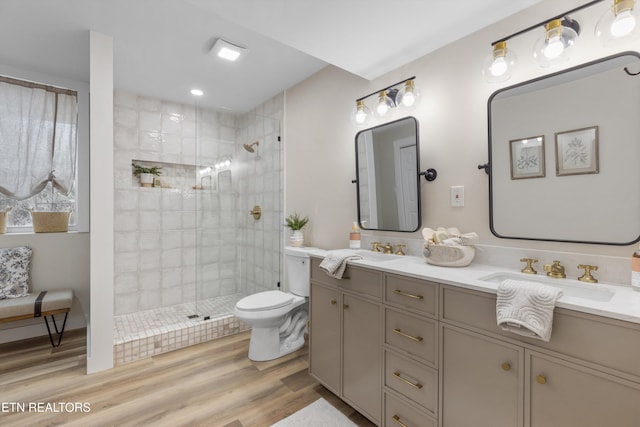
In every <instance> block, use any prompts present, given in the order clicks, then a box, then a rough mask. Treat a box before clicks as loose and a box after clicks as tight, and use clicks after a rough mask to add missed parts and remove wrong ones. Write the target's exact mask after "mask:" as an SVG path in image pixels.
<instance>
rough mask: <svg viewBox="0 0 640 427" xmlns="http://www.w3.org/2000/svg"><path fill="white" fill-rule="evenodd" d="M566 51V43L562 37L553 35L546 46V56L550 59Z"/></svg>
mask: <svg viewBox="0 0 640 427" xmlns="http://www.w3.org/2000/svg"><path fill="white" fill-rule="evenodd" d="M562 52H564V45H563V44H562V40H561V39H560V37H559V36H558V37H551V38H550V39H549V41H548V42H547V45H546V46H545V48H544V56H545V57H547V58H548V59H556V58H557V57H559V56H560V55H562Z"/></svg>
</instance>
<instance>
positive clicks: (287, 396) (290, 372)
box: [0, 330, 373, 427]
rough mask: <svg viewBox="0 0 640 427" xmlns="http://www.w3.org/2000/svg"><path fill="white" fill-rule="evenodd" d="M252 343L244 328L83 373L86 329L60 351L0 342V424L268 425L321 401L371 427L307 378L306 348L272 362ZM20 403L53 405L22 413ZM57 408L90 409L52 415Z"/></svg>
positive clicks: (44, 342) (40, 343)
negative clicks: (250, 354)
mask: <svg viewBox="0 0 640 427" xmlns="http://www.w3.org/2000/svg"><path fill="white" fill-rule="evenodd" d="M248 346H249V333H248V332H245V333H242V334H238V335H234V336H230V337H225V338H221V339H218V340H214V341H209V342H206V343H203V344H198V345H195V346H192V347H188V348H185V349H181V350H176V351H173V352H170V353H165V354H161V355H158V356H155V357H153V358H150V359H146V360H141V361H138V362H133V363H130V364H127V365H122V366H118V367H116V368H114V369H111V370H109V371H105V372H100V373H96V374H92V375H86V373H85V372H86V360H85V355H86V333H85V331H84V330H75V331H68V332H66V333H65V336H64V339H63V340H62V344H61V345H60V347H59V348H57V349H52V348H51V346H50V344H49V339H48V337H41V338H34V339H29V340H25V341H20V342H15V343H7V344H0V425H1V426H2V427H9V426H19V427H24V426H29V427H35V426H57V425H65V426H82V427H86V426H91V427H96V426H171V427H176V426H220V427H253V426H257V427H262V426H270V425H271V424H273V423H275V422H277V421H279V420H281V419H283V418H285V417H287V416H288V415H291V414H292V413H294V412H296V411H298V410H299V409H302V408H303V407H305V406H307V405H308V404H310V403H312V402H313V401H315V400H317V399H318V398H320V397H323V398H325V399H326V400H327V401H329V402H330V403H331V404H332V405H333V406H335V407H336V408H338V409H339V410H340V411H341V412H342V413H344V414H345V415H347V417H348V418H349V419H351V420H352V421H353V422H354V423H355V424H357V425H358V426H373V424H372V423H371V422H369V421H368V420H367V419H366V418H364V417H363V416H362V415H360V414H359V413H358V412H356V411H355V410H353V409H352V408H351V407H349V406H348V405H346V404H345V403H344V402H342V401H341V400H340V399H338V398H337V397H336V396H334V395H333V394H332V393H331V392H329V391H328V390H326V389H325V388H324V387H323V386H321V385H320V384H319V383H318V382H317V381H316V380H314V379H313V378H312V377H311V376H310V375H309V374H308V373H307V368H308V363H307V360H308V349H307V348H306V346H305V348H303V349H301V350H299V351H297V352H295V353H292V354H290V355H288V356H285V357H283V358H280V359H278V360H275V361H270V362H252V361H250V360H249V359H248V358H247V351H248ZM22 402H24V403H25V404H26V405H29V403H30V402H34V403H35V402H41V404H42V405H46V404H47V403H49V404H54V405H56V406H55V407H52V406H50V407H49V408H47V407H46V406H43V407H41V409H44V410H49V411H48V412H36V411H32V412H28V409H29V408H28V407H27V408H26V409H27V412H20V411H19V408H18V407H17V406H15V405H14V403H22ZM60 402H65V403H76V402H77V403H85V402H86V403H88V404H89V405H90V412H84V413H83V412H75V413H65V412H64V411H63V412H57V413H52V412H50V411H51V410H58V411H60V408H61V406H60V404H59V403H60Z"/></svg>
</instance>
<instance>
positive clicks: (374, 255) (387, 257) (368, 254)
mask: <svg viewBox="0 0 640 427" xmlns="http://www.w3.org/2000/svg"><path fill="white" fill-rule="evenodd" d="M354 253H355V254H356V255H359V256H361V257H362V259H363V260H365V261H373V262H386V261H393V260H396V259H400V258H402V255H395V254H383V253H380V252H373V251H367V250H365V249H360V250H357V251H355V252H354Z"/></svg>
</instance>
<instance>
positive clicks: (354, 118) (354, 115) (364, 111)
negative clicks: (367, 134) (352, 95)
mask: <svg viewBox="0 0 640 427" xmlns="http://www.w3.org/2000/svg"><path fill="white" fill-rule="evenodd" d="M370 121H371V110H370V109H369V108H368V107H367V106H366V105H364V101H357V102H356V106H355V107H353V110H351V123H352V124H353V125H354V126H366V125H367V124H369V122H370Z"/></svg>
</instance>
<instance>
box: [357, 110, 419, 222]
mask: <svg viewBox="0 0 640 427" xmlns="http://www.w3.org/2000/svg"><path fill="white" fill-rule="evenodd" d="M407 119H410V120H413V124H414V126H415V131H416V132H415V134H416V154H417V155H416V188H417V193H418V194H417V198H418V200H417V203H418V223H417V225H416V228H415V229H413V230H393V229H387V228H367V227H363V226H362V216H361V211H360V176H359V171H360V164H359V162H358V136H360V134H361V133H363V132H368V131H372V130H375V129H379V128H381V127H384V126H388V125H391V124H394V123H397V122H400V121H402V120H407ZM419 131H420V126H419V124H418V119H416V118H415V117H414V116H405V117H402V118H399V119H397V120H393V121H390V122H387V123H382V124H380V125H377V126H373V127H370V128H367V129H363V130H361V131H359V132H358V133H356V137H355V143H354V147H355V154H356V179H355V180H354V183H355V184H356V207H357V209H358V224H359V226H360V228H361V229H362V230H374V231H393V232H398V233H414V232H416V231H418V230H419V229H420V227H421V226H422V197H421V193H422V191H421V188H420V133H419Z"/></svg>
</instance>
